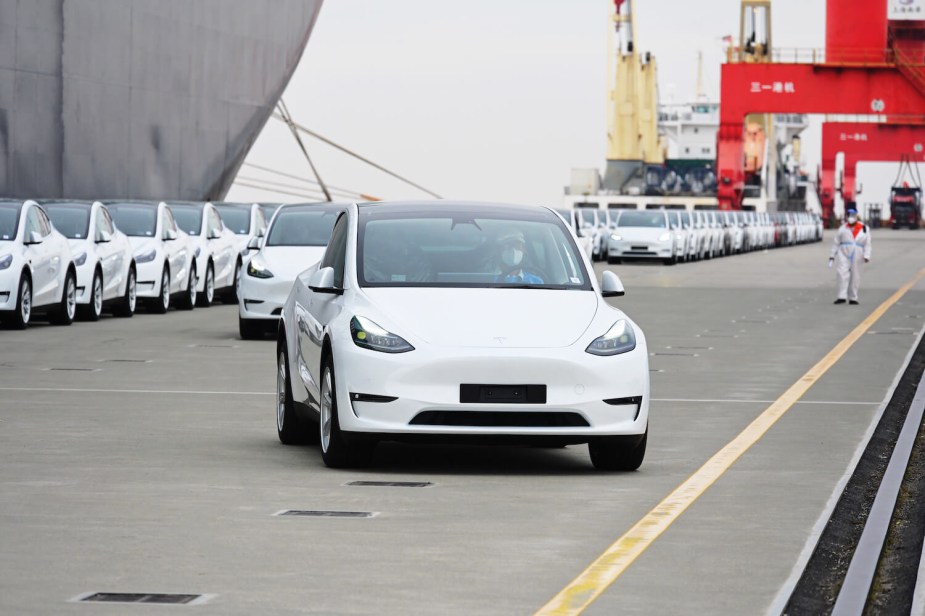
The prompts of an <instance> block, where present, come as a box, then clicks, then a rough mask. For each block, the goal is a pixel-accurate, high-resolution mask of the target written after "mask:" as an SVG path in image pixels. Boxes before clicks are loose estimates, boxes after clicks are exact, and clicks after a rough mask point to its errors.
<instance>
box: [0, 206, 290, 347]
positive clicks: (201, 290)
mask: <svg viewBox="0 0 925 616" xmlns="http://www.w3.org/2000/svg"><path fill="white" fill-rule="evenodd" d="M275 207H276V206H275V205H269V204H267V205H262V204H232V203H209V202H179V201H178V202H155V201H128V200H124V201H78V200H26V201H20V200H12V199H7V200H2V201H0V320H3V321H4V322H5V323H6V324H8V325H9V326H12V327H13V328H16V329H23V328H25V327H26V326H27V325H28V324H29V322H30V320H32V318H33V316H34V315H37V314H39V313H43V314H45V315H46V316H48V318H49V320H51V321H52V322H53V323H57V324H62V325H69V324H70V323H71V322H72V321H73V320H74V319H75V318H84V319H86V320H90V321H96V320H98V319H99V318H100V316H101V315H102V313H103V311H104V310H105V309H107V308H108V309H111V310H112V312H113V314H115V315H117V316H123V317H130V316H132V314H134V312H135V308H136V305H137V302H138V300H139V299H140V300H142V301H143V302H144V303H145V305H146V307H147V308H148V310H149V311H152V312H155V313H164V312H167V310H168V309H169V308H170V306H171V303H172V302H173V301H174V300H176V301H177V302H178V305H179V307H181V308H185V309H192V308H194V307H195V306H203V307H206V306H209V305H211V304H212V302H213V301H214V300H215V298H216V297H221V299H222V300H223V301H227V302H229V303H234V302H236V301H237V279H238V278H239V276H240V272H241V268H242V266H243V264H244V262H245V261H246V257H247V255H248V253H249V250H250V249H248V245H253V244H254V242H253V241H251V240H252V238H256V237H260V236H262V234H263V233H264V232H265V229H266V212H267V211H269V212H272V211H273V210H274V209H275Z"/></svg>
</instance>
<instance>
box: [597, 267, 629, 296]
mask: <svg viewBox="0 0 925 616" xmlns="http://www.w3.org/2000/svg"><path fill="white" fill-rule="evenodd" d="M601 295H602V296H603V297H623V296H624V295H626V291H625V290H624V289H623V283H622V282H621V281H620V277H619V276H617V275H616V274H614V273H613V272H611V271H610V270H607V271H605V272H604V273H603V274H602V275H601Z"/></svg>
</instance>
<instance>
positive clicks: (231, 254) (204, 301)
mask: <svg viewBox="0 0 925 616" xmlns="http://www.w3.org/2000/svg"><path fill="white" fill-rule="evenodd" d="M167 205H168V206H169V207H170V211H171V212H173V216H174V218H175V219H176V221H177V226H179V227H180V228H181V229H182V230H183V231H185V232H186V233H187V235H189V237H190V242H191V244H192V246H193V247H194V251H193V252H194V253H195V255H196V271H197V272H200V275H199V284H198V286H197V287H196V305H197V306H202V307H203V308H207V307H209V306H211V305H212V302H213V301H214V300H215V296H216V295H219V296H221V297H222V299H223V300H225V301H226V302H228V303H232V301H233V300H232V298H235V295H236V294H235V267H236V266H237V264H238V256H239V254H240V251H239V250H238V249H237V245H238V240H237V236H236V235H235V234H234V232H233V231H232V230H231V229H229V228H228V227H226V226H225V223H223V222H222V217H221V216H220V215H219V213H218V210H217V209H215V206H214V205H212V204H211V203H202V202H193V201H168V202H167ZM235 301H236V298H235Z"/></svg>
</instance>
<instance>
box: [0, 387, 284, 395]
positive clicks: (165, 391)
mask: <svg viewBox="0 0 925 616" xmlns="http://www.w3.org/2000/svg"><path fill="white" fill-rule="evenodd" d="M0 391H45V392H56V391H60V392H67V393H78V394H80V393H87V394H178V395H187V396H189V395H192V396H275V395H276V394H275V393H273V392H272V391H183V390H179V389H79V388H69V387H0Z"/></svg>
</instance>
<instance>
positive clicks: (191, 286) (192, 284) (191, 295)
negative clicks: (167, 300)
mask: <svg viewBox="0 0 925 616" xmlns="http://www.w3.org/2000/svg"><path fill="white" fill-rule="evenodd" d="M196 283H197V280H196V267H195V266H193V267H191V268H190V271H189V280H188V281H187V283H186V291H184V292H183V298H182V299H181V300H180V308H182V309H183V310H192V309H193V308H195V307H196V296H197V293H196Z"/></svg>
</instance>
